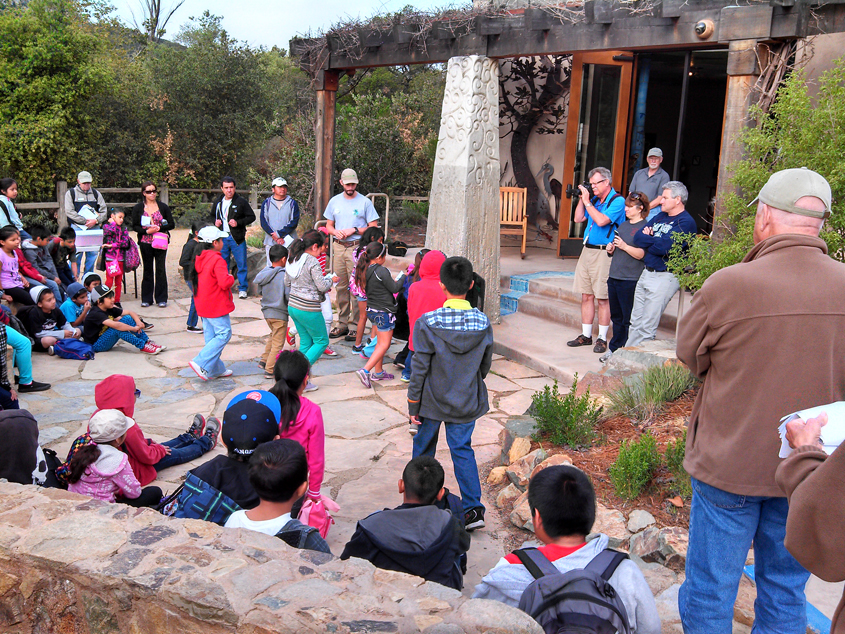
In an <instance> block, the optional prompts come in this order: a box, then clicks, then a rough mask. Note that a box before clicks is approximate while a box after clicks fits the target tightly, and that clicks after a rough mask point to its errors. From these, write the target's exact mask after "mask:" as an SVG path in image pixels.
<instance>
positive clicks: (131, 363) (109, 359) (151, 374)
mask: <svg viewBox="0 0 845 634" xmlns="http://www.w3.org/2000/svg"><path fill="white" fill-rule="evenodd" d="M121 344H122V345H121ZM121 344H118V346H119V347H118V346H115V348H113V349H112V350H109V351H108V352H99V353H97V355H96V356H95V357H94V358H93V359H92V360H91V361H86V362H85V369H84V370H83V371H82V378H83V379H86V380H89V381H102V380H103V379H105V378H106V377H108V376H111V375H112V374H120V373H124V374H129V375H131V376H133V377H135V378H136V379H148V378H149V379H151V378H161V377H165V376H167V371H166V370H165V369H164V368H161V367H158V366H155V365H153V364H152V363H151V362H150V361H151V359H152V357H151V356H150V355H148V354H144V353H143V352H141V351H140V350H136V349H135V348H132V347H131V346H129V345H127V344H126V343H125V342H121ZM124 346H125V347H124ZM165 352H166V351H165ZM162 354H164V353H162Z"/></svg>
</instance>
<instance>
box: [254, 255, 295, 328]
mask: <svg viewBox="0 0 845 634" xmlns="http://www.w3.org/2000/svg"><path fill="white" fill-rule="evenodd" d="M254 281H255V285H256V286H257V287H258V292H259V293H261V312H263V313H264V318H265V319H281V320H283V321H287V320H288V294H287V289H286V288H285V269H284V268H283V267H281V266H268V267H267V268H266V269H263V270H261V271H259V272H258V273H257V274H256V275H255V280H254Z"/></svg>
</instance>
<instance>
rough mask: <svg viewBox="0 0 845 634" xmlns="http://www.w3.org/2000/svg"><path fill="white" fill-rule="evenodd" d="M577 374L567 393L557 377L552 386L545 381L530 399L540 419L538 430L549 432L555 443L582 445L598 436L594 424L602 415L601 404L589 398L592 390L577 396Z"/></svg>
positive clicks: (551, 439)
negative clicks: (560, 385) (558, 383)
mask: <svg viewBox="0 0 845 634" xmlns="http://www.w3.org/2000/svg"><path fill="white" fill-rule="evenodd" d="M576 387H578V375H577V374H576V375H575V380H574V381H573V382H572V388H571V389H570V390H569V393H568V394H567V395H566V396H561V395H560V392H559V391H558V388H557V381H555V383H554V386H553V387H551V388H550V387H549V386H548V385H546V386H545V387H544V388H543V391H542V392H537V393H536V394H534V396H533V397H532V399H531V403H532V404H531V413H532V415H533V416H534V418H535V419H536V420H537V434H535V439H539V436H541V435H542V436H547V437H548V440H549V441H551V442H552V443H554V444H556V445H569V446H570V447H581V446H586V445H589V444H590V443H591V442H592V441H593V439H594V438H595V435H596V431H595V426H596V423H598V421H599V418H600V417H601V411H602V408H601V407H599V406H597V405H595V404H594V403H593V402H592V401H591V400H590V391H589V390H587V391H586V392H585V393H584V394H583V395H582V396H575V388H576Z"/></svg>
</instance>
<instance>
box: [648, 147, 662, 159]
mask: <svg viewBox="0 0 845 634" xmlns="http://www.w3.org/2000/svg"><path fill="white" fill-rule="evenodd" d="M649 156H659V157H660V158H663V150H661V149H660V148H659V147H653V148H651V149H650V150H649V151H648V154H646V155H645V157H646V158H648V157H649Z"/></svg>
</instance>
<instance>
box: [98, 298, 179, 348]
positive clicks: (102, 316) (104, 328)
mask: <svg viewBox="0 0 845 634" xmlns="http://www.w3.org/2000/svg"><path fill="white" fill-rule="evenodd" d="M89 297H90V298H91V310H89V311H88V315H87V316H86V317H85V321H84V322H83V327H82V338H83V339H84V340H85V341H86V342H88V343H90V344H91V345H92V346H94V352H106V351H107V350H111V349H112V348H114V345H115V344H116V343H117V341H118V339H122V340H123V341H125V342H126V343H128V344H130V345H132V346H135V347H136V348H138V350H140V351H141V352H145V353H147V354H158V353H159V352H161V351H162V350H165V349H166V347H165V346H160V345H158V344H156V343H155V342H154V341H153V340H152V339H150V338H149V337H147V333H145V332H144V325H143V323H142V320H141V318H140V317H139V316H138V315H136V314H135V313H133V312H131V311H124V310H123V309H122V308H120V307H119V306H115V303H114V291H113V290H112V289H110V288H109V287H108V286H103V285H102V284H100V285H99V286H95V287H94V289H93V290H92V291H91V292H90V293H89ZM136 324H139V325H136Z"/></svg>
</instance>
